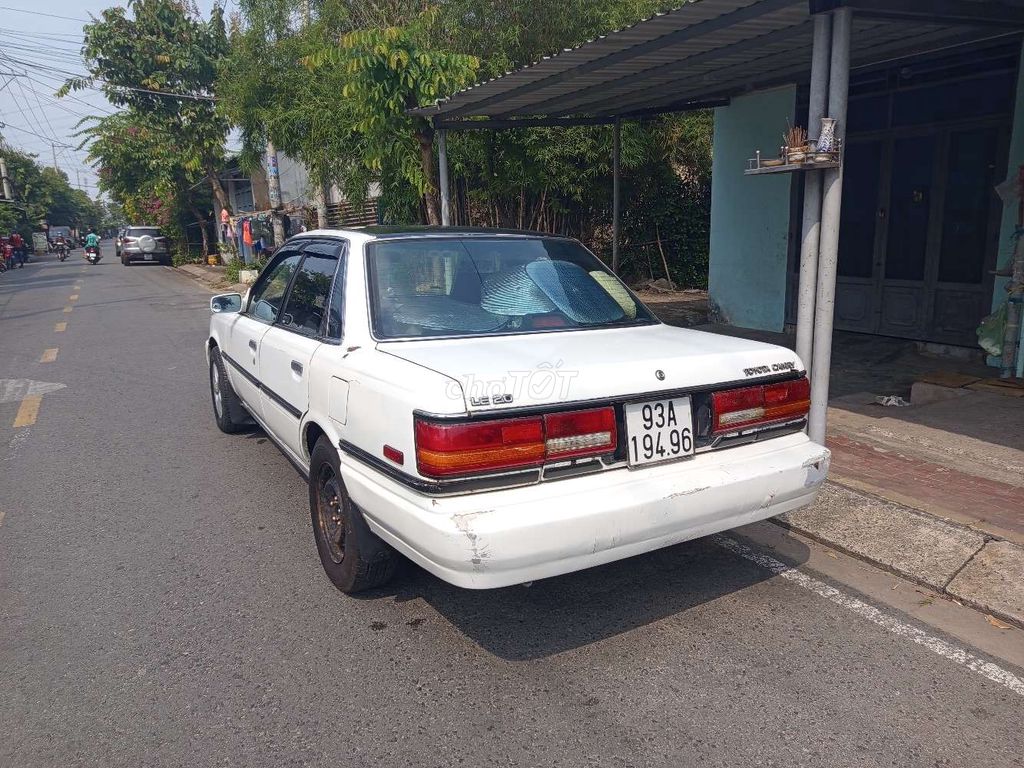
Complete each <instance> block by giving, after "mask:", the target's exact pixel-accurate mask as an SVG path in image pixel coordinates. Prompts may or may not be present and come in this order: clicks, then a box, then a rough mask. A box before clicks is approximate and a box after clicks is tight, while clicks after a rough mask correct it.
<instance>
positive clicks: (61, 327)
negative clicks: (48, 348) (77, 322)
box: [53, 321, 68, 333]
mask: <svg viewBox="0 0 1024 768" xmlns="http://www.w3.org/2000/svg"><path fill="white" fill-rule="evenodd" d="M67 329H68V324H67V323H66V322H63V321H62V322H59V323H57V324H56V325H55V326H53V332H54V333H64V331H66V330H67Z"/></svg>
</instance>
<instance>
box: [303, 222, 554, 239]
mask: <svg viewBox="0 0 1024 768" xmlns="http://www.w3.org/2000/svg"><path fill="white" fill-rule="evenodd" d="M318 236H319V237H346V238H355V239H359V240H362V241H364V242H366V241H370V240H396V239H401V238H415V237H495V236H498V237H545V238H558V239H569V238H567V237H566V236H565V235H553V234H550V233H547V232H536V231H534V230H529V229H504V228H491V227H439V226H425V225H407V226H371V227H355V228H352V229H315V230H312V231H310V232H303V233H302V234H301V235H297V236H296V238H308V237H318ZM293 239H295V238H293Z"/></svg>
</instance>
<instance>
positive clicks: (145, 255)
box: [142, 253, 153, 261]
mask: <svg viewBox="0 0 1024 768" xmlns="http://www.w3.org/2000/svg"><path fill="white" fill-rule="evenodd" d="M142 258H144V259H145V260H146V261H152V260H153V254H152V253H144V254H142Z"/></svg>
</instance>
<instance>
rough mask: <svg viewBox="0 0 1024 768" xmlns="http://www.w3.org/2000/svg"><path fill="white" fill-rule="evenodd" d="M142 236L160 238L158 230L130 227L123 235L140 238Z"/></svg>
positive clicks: (157, 228) (154, 228)
mask: <svg viewBox="0 0 1024 768" xmlns="http://www.w3.org/2000/svg"><path fill="white" fill-rule="evenodd" d="M143 235H149V236H150V237H160V228H159V227H132V228H131V229H129V230H128V231H127V232H126V233H125V237H142V236H143Z"/></svg>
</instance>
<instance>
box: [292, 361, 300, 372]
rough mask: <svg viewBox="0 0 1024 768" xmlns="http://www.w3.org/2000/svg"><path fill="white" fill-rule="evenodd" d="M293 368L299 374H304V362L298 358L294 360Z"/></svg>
mask: <svg viewBox="0 0 1024 768" xmlns="http://www.w3.org/2000/svg"><path fill="white" fill-rule="evenodd" d="M292 370H293V371H295V372H296V373H297V374H299V376H301V375H302V363H300V362H299V361H298V360H292Z"/></svg>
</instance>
